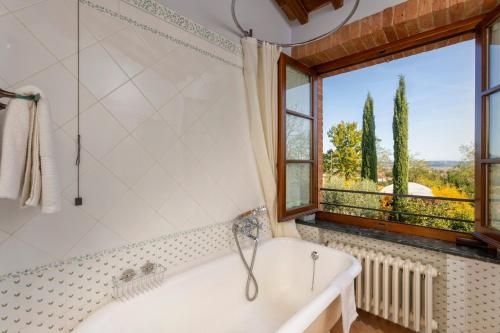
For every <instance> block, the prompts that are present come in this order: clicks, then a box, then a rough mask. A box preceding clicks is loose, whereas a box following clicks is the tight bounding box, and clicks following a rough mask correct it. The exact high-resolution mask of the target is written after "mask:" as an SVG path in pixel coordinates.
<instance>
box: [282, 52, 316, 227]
mask: <svg viewBox="0 0 500 333" xmlns="http://www.w3.org/2000/svg"><path fill="white" fill-rule="evenodd" d="M278 81H279V89H278V108H279V112H278V165H277V167H278V219H279V220H280V221H287V220H291V219H294V218H295V217H297V216H301V215H305V214H309V213H314V212H316V211H317V209H318V140H317V136H318V122H317V114H318V76H317V75H316V73H315V72H314V71H313V70H311V69H310V68H308V67H306V66H304V65H302V64H301V63H299V62H297V61H295V60H293V59H292V58H290V57H289V56H287V55H286V54H282V55H281V58H280V60H279V75H278Z"/></svg>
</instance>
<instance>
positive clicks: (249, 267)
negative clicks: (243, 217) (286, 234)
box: [233, 228, 259, 302]
mask: <svg viewBox="0 0 500 333" xmlns="http://www.w3.org/2000/svg"><path fill="white" fill-rule="evenodd" d="M233 234H234V240H235V241H236V246H237V247H238V252H239V253H240V257H241V261H243V264H244V265H245V268H246V269H247V272H248V277H247V285H246V288H245V297H246V298H247V300H248V301H249V302H252V301H254V300H255V299H256V298H257V295H258V294H259V285H258V283H257V279H256V278H255V276H254V275H253V265H254V264H255V256H256V254H257V245H258V244H259V228H257V236H256V237H255V239H254V240H253V241H254V245H253V254H252V261H251V262H250V265H248V262H247V260H246V259H245V256H244V255H243V251H242V250H241V246H240V241H239V240H238V234H237V231H236V230H233ZM251 282H252V283H253V285H254V287H255V292H254V294H253V295H252V296H251V295H250V283H251Z"/></svg>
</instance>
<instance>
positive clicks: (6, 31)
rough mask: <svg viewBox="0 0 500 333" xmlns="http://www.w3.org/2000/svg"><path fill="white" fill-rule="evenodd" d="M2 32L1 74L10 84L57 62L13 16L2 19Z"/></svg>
mask: <svg viewBox="0 0 500 333" xmlns="http://www.w3.org/2000/svg"><path fill="white" fill-rule="evenodd" d="M0 31H1V32H2V33H1V34H0V59H2V61H1V62H0V73H2V78H4V79H5V80H6V81H7V82H8V83H9V84H15V83H16V82H19V81H21V80H23V79H25V78H27V77H28V76H30V75H33V74H35V73H36V72H38V71H40V70H42V69H44V68H46V67H48V66H49V65H51V64H53V63H54V62H56V59H55V58H54V57H53V56H52V55H51V54H50V53H49V52H48V51H47V50H46V49H45V48H44V47H43V46H42V45H41V44H40V42H39V41H38V40H36V39H35V37H33V35H32V34H31V33H30V32H29V31H28V30H27V29H26V28H25V27H23V25H22V24H21V23H20V22H19V21H18V20H17V19H16V18H15V17H14V16H13V15H12V14H11V15H4V16H2V17H0Z"/></svg>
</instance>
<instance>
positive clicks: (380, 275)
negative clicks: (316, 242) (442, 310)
mask: <svg viewBox="0 0 500 333" xmlns="http://www.w3.org/2000/svg"><path fill="white" fill-rule="evenodd" d="M330 246H332V247H334V248H336V249H339V250H341V251H345V252H348V253H350V254H352V255H353V256H354V257H356V258H357V259H358V260H359V261H360V263H361V267H362V271H361V273H360V274H359V276H358V277H357V278H356V281H355V290H356V305H357V307H358V308H360V309H362V310H364V311H367V312H370V313H372V314H374V315H376V316H379V317H382V318H384V319H387V320H390V321H392V322H394V323H396V324H399V325H402V326H404V327H407V328H409V329H411V330H413V331H415V332H420V331H422V332H425V333H431V332H432V330H436V329H437V323H436V321H435V320H434V319H433V318H432V280H433V278H434V277H436V276H437V270H436V269H435V268H434V267H432V266H431V265H423V264H422V263H420V262H413V261H410V260H403V259H401V258H399V257H396V258H394V257H392V256H390V255H387V254H383V253H381V252H374V251H372V250H366V249H363V248H359V247H353V246H350V245H345V244H340V243H336V244H331V245H330Z"/></svg>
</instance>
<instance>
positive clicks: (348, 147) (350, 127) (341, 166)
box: [325, 121, 361, 179]
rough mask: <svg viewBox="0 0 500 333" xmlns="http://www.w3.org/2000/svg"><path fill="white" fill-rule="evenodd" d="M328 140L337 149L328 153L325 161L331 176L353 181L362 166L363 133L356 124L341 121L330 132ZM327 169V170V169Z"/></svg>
mask: <svg viewBox="0 0 500 333" xmlns="http://www.w3.org/2000/svg"><path fill="white" fill-rule="evenodd" d="M327 135H328V138H329V139H330V142H331V143H332V144H333V146H334V147H335V149H334V150H332V151H329V153H327V154H326V155H327V156H326V158H325V160H327V165H328V167H329V170H325V171H327V172H329V173H330V174H335V175H341V176H343V177H344V178H345V179H351V178H353V177H354V176H355V175H356V174H359V170H360V166H361V131H360V130H358V124H357V123H356V122H344V121H341V122H340V123H339V124H338V125H337V126H332V127H331V128H330V129H329V130H328V133H327ZM325 169H326V168H325Z"/></svg>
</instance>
